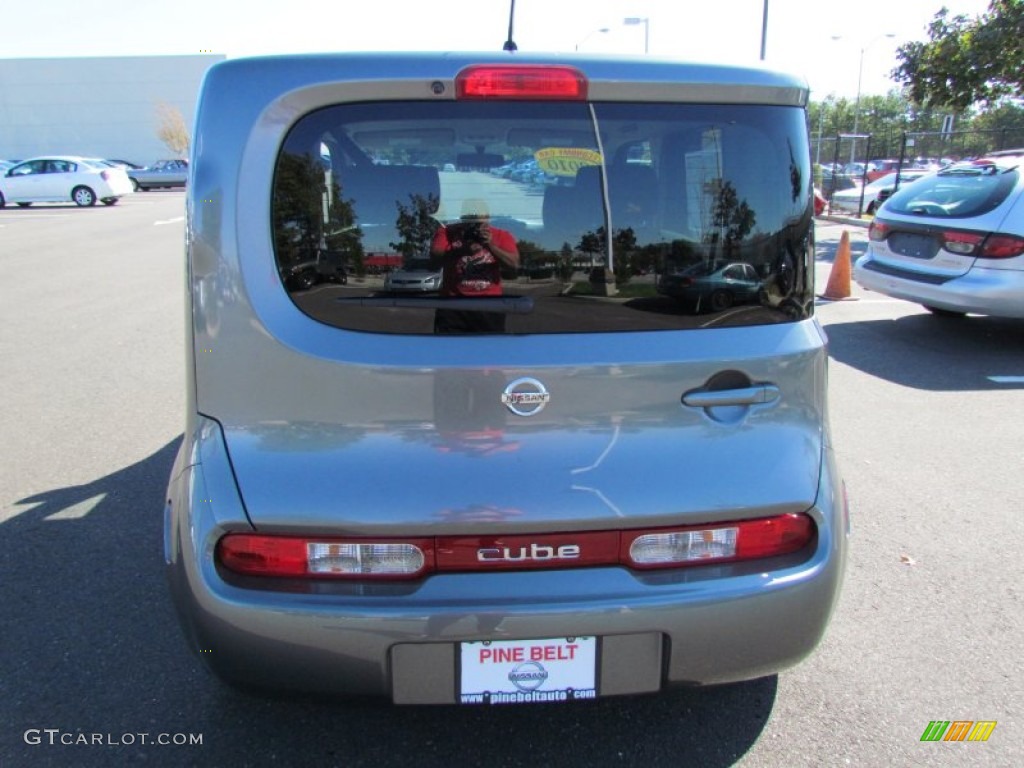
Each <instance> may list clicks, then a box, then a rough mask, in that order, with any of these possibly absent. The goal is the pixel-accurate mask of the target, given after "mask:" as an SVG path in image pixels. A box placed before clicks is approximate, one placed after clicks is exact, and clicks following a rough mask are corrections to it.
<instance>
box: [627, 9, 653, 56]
mask: <svg viewBox="0 0 1024 768" xmlns="http://www.w3.org/2000/svg"><path fill="white" fill-rule="evenodd" d="M622 23H623V24H625V25H626V26H627V27H634V26H636V25H637V24H643V25H644V53H647V51H648V50H649V49H648V42H649V39H650V32H651V20H650V19H649V18H647V17H646V16H627V17H626V18H624V19H623V20H622Z"/></svg>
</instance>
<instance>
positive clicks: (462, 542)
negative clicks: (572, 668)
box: [217, 515, 816, 580]
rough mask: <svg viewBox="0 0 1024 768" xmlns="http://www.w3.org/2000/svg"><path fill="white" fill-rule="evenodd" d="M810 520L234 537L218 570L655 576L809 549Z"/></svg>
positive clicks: (225, 542)
mask: <svg viewBox="0 0 1024 768" xmlns="http://www.w3.org/2000/svg"><path fill="white" fill-rule="evenodd" d="M815 530H816V529H815V525H814V522H813V521H812V520H811V518H810V517H808V516H807V515H779V516H777V517H767V518H759V519H757V520H743V521H739V522H734V523H721V524H715V525H700V526H697V525H694V526H677V527H673V528H652V529H642V530H631V531H598V532H593V531H590V532H578V533H564V532H563V533H554V534H537V535H515V536H498V537H490V536H489V537H455V538H453V537H441V538H438V539H434V538H421V539H401V540H398V539H372V540H371V539H342V538H333V537H301V536H274V535H264V534H255V533H229V534H227V535H226V536H224V537H223V538H222V539H221V540H220V541H219V542H218V543H217V562H218V563H219V564H220V565H221V566H222V567H223V568H226V569H227V570H229V571H232V572H234V573H237V574H241V575H244V576H276V577H279V578H305V579H362V580H388V579H415V578H419V577H421V576H425V575H426V574H428V573H436V572H486V571H502V570H505V571H508V570H530V569H534V570H540V569H555V568H580V567H587V566H591V567H594V566H608V565H622V566H626V567H628V568H638V569H644V570H650V569H655V568H679V567H682V566H691V565H706V564H711V563H724V562H735V561H739V560H756V559H761V558H766V557H774V556H776V555H785V554H789V553H791V552H796V551H797V550H800V549H802V548H803V547H805V546H806V545H807V544H809V543H810V542H811V540H812V539H813V538H814V535H815Z"/></svg>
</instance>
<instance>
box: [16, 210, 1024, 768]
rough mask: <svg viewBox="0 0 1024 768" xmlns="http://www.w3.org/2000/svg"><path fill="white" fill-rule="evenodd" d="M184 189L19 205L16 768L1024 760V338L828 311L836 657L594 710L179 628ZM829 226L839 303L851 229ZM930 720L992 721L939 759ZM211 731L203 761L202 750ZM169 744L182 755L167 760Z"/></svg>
mask: <svg viewBox="0 0 1024 768" xmlns="http://www.w3.org/2000/svg"><path fill="white" fill-rule="evenodd" d="M183 200H184V195H183V194H182V193H181V192H176V191H172V192H150V193H146V194H138V195H134V196H131V197H128V198H125V199H124V200H122V201H121V203H119V204H118V205H116V206H113V207H111V208H103V207H99V206H98V207H96V208H95V209H78V208H75V207H73V206H33V207H32V208H30V209H25V210H22V209H16V210H7V209H5V210H3V211H0V267H2V269H3V273H4V275H5V280H4V281H3V283H2V287H0V328H2V330H0V359H2V360H4V363H5V364H4V365H3V366H0V391H3V392H4V394H5V404H4V408H3V409H0V438H2V440H3V445H4V446H5V447H4V461H3V462H2V463H0V564H2V571H0V572H2V574H3V589H4V600H3V602H2V606H3V607H2V611H0V622H2V624H0V626H2V630H3V635H2V636H3V647H4V653H3V655H2V657H0V712H2V717H0V723H3V725H2V726H0V766H4V767H6V766H37V765H38V766H47V765H53V766H108V765H111V764H128V763H148V764H153V765H160V766H165V765H166V766H177V765H202V766H214V765H215V766H273V765H283V766H288V765H298V764H311V765H318V766H334V765H337V766H363V765H366V766H369V765H373V766H391V765H395V766H398V765H402V766H410V765H414V766H463V765H465V766H470V765H474V766H475V765H490V766H537V765H547V764H553V763H556V762H557V763H558V764H560V765H566V766H581V767H582V766H588V767H589V766H606V765H624V766H634V765H635V766H680V765H701V766H705V765H707V766H728V765H744V766H770V767H771V768H775V767H776V766H780V765H784V766H821V765H855V766H857V765H859V766H897V765H898V766H903V765H914V766H946V765H993V766H1018V765H1024V747H1022V743H1024V740H1022V739H1021V738H1020V735H1021V732H1022V720H1021V717H1022V715H1021V712H1022V711H1024V654H1022V653H1021V637H1024V610H1022V592H1021V588H1020V585H1021V583H1022V582H1024V564H1022V559H1021V557H1020V556H1019V553H1020V551H1021V548H1022V545H1024V524H1022V522H1021V520H1022V518H1021V514H1020V510H1021V506H1022V499H1024V479H1022V478H1024V472H1022V470H1024V458H1022V457H1024V451H1022V448H1024V438H1022V431H1021V426H1020V418H1019V416H1018V414H1019V413H1020V411H1021V407H1022V405H1024V380H1022V379H1024V322H1021V321H1006V320H998V319H992V318H982V317H969V318H966V319H964V320H962V321H956V320H954V321H948V320H945V319H942V318H935V317H933V316H931V315H930V314H929V313H927V312H925V311H924V310H923V309H921V308H920V307H916V306H914V305H910V304H907V303H904V302H898V301H893V300H890V299H887V298H885V297H881V296H878V295H875V294H870V293H867V292H864V291H861V290H859V289H858V288H857V286H855V285H854V286H851V293H852V299H853V300H850V301H831V302H830V301H821V302H820V303H819V304H818V306H817V308H816V312H817V315H818V317H819V319H820V320H821V322H822V324H823V326H824V327H825V330H826V332H827V333H828V336H829V339H830V352H831V357H832V362H831V368H830V381H829V390H830V400H831V420H832V427H833V433H834V439H835V443H836V446H837V451H838V455H839V460H840V464H841V467H842V469H843V472H844V475H845V478H846V482H847V488H848V492H849V496H850V502H851V507H852V514H853V534H852V541H851V553H850V562H849V568H848V571H847V576H846V582H845V585H844V591H843V595H842V598H841V600H840V603H839V606H838V608H837V611H836V613H835V615H834V617H833V621H832V624H831V626H830V628H829V631H828V633H827V635H826V637H825V639H824V641H823V643H822V644H821V646H820V647H819V649H818V651H817V652H816V653H815V654H814V655H812V656H811V657H810V658H809V659H807V660H806V661H805V662H804V663H803V664H801V665H799V666H797V667H795V668H794V669H792V670H789V671H787V672H784V673H782V674H781V675H779V676H777V677H771V678H765V679H762V680H756V681H752V682H749V683H744V684H741V685H735V686H726V687H720V688H711V689H702V690H677V691H671V692H667V693H665V694H663V695H659V696H642V697H634V698H624V699H607V700H600V701H595V702H586V703H581V704H578V705H571V706H558V705H536V706H532V707H524V708H515V707H511V708H507V709H503V708H495V709H475V708H466V709H459V708H454V707H442V708H419V709H414V708H394V707H391V706H390V705H388V704H383V703H380V702H361V701H359V702H334V701H321V700H312V699H307V698H294V697H285V696H282V697H273V698H256V697H251V696H249V695H246V694H243V693H239V692H236V691H234V690H231V689H228V688H226V687H224V686H222V685H221V684H219V683H218V682H217V681H215V680H214V679H212V678H211V677H210V676H209V675H208V674H207V673H206V672H205V670H204V668H203V667H202V664H201V663H200V661H199V659H197V658H196V657H194V656H192V655H191V654H190V653H189V651H188V649H187V647H186V643H185V641H184V639H183V638H182V637H181V634H180V632H179V630H178V627H177V623H176V620H175V617H174V615H173V611H172V608H171V605H170V602H169V599H168V596H167V589H166V585H165V583H164V575H163V571H162V547H161V537H162V530H161V504H162V496H163V493H164V490H165V487H166V482H167V475H168V472H169V470H170V466H171V462H172V460H173V455H174V451H175V450H176V447H177V445H178V443H179V440H180V436H181V430H182V425H183V408H184V376H183V360H184V354H185V351H184V304H183V300H182V291H183V287H184V262H183V256H182V245H183V242H184V209H183ZM844 231H846V232H848V233H849V234H850V239H851V246H852V247H851V251H852V255H853V256H854V257H856V255H857V254H858V253H859V252H862V250H863V247H864V230H863V228H862V227H860V226H857V225H855V224H853V223H850V222H843V221H840V222H829V221H820V222H819V224H818V228H817V244H818V260H817V275H818V283H819V287H823V286H824V285H825V284H826V282H827V280H828V277H829V275H830V273H831V271H832V269H833V266H834V259H835V253H836V249H837V247H838V245H839V242H840V239H841V236H842V233H843V232H844ZM933 721H987V722H994V723H996V725H995V727H994V729H993V730H992V731H991V733H990V736H989V739H988V740H987V741H985V742H982V743H969V742H942V741H940V742H926V741H922V740H921V739H922V736H923V735H924V734H925V732H926V731H927V730H928V728H929V724H930V723H931V722H933ZM196 737H199V743H197V741H196ZM164 742H166V743H164Z"/></svg>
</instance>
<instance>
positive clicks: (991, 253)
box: [978, 235, 1024, 259]
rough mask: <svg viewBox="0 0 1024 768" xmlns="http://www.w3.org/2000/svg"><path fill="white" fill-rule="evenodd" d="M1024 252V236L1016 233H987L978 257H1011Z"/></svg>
mask: <svg viewBox="0 0 1024 768" xmlns="http://www.w3.org/2000/svg"><path fill="white" fill-rule="evenodd" d="M1022 253H1024V237H1017V236H1016V235H989V236H988V237H987V238H985V244H984V245H983V246H982V248H981V251H980V252H979V253H978V257H979V258H982V259H1012V258H1013V257H1014V256H1020V255H1021V254H1022Z"/></svg>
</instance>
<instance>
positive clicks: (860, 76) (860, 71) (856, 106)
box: [832, 32, 896, 163]
mask: <svg viewBox="0 0 1024 768" xmlns="http://www.w3.org/2000/svg"><path fill="white" fill-rule="evenodd" d="M883 37H890V38H891V37H896V33H895V32H886V33H885V34H882V35H879V36H878V37H874V38H872V39H871V40H869V41H868V42H867V43H865V44H864V45H863V46H861V49H860V64H859V66H858V68H857V98H856V99H855V100H854V102H853V133H854V135H855V136H856V135H857V129H858V128H859V127H860V90H861V83H862V82H863V80H864V52H865V51H867V49H868V48H870V47H871V46H872V45H874V44H875V43H877V42H878V41H879V40H881V39H882V38H883ZM832 39H833V40H840V39H842V38H841V35H833V36H832ZM854 142H855V143H854V144H853V145H852V146H851V147H850V162H851V163H852V162H853V160H854V152H855V150H856V148H857V145H856V139H854Z"/></svg>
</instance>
